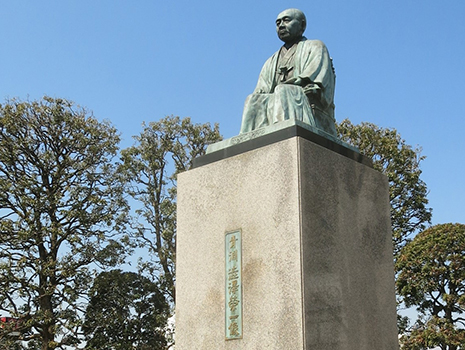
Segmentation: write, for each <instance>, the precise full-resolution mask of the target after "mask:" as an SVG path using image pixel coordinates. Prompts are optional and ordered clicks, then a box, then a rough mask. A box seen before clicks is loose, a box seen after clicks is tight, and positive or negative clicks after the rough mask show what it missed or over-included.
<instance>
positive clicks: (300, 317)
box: [176, 129, 398, 350]
mask: <svg viewBox="0 0 465 350" xmlns="http://www.w3.org/2000/svg"><path fill="white" fill-rule="evenodd" d="M296 130H298V129H296ZM297 134H298V133H297ZM307 138H309V139H310V140H309V139H307ZM307 138H306V137H302V136H299V135H297V136H291V137H289V138H284V139H282V137H281V138H280V137H279V135H278V136H277V138H276V139H278V140H279V141H278V142H271V143H269V144H267V145H260V146H261V147H259V148H254V147H253V142H251V144H250V145H251V146H250V145H249V146H250V147H249V149H250V150H248V151H243V152H234V153H235V154H236V153H237V154H236V155H234V156H231V157H227V155H226V157H227V158H224V159H215V161H214V162H212V163H209V164H205V165H202V166H200V167H198V168H195V169H193V170H191V171H188V172H185V173H182V174H180V175H179V177H178V231H177V235H178V238H177V239H178V241H177V255H176V257H177V274H176V276H177V290H176V350H197V349H201V350H220V349H250V350H252V349H253V350H257V349H276V350H278V349H279V350H284V349H289V350H298V349H305V350H310V349H312V350H339V349H341V350H342V349H344V350H395V349H398V345H397V330H396V311H395V295H394V271H393V259H392V244H391V228H390V218H389V189H388V182H387V179H386V178H385V176H383V175H382V174H380V173H379V172H377V171H375V170H373V169H372V168H371V167H369V166H367V165H365V164H362V163H360V162H359V161H356V160H354V159H351V158H356V155H355V156H352V157H348V156H347V154H345V155H343V154H342V153H344V152H345V151H344V152H337V151H334V150H332V149H330V148H331V147H332V145H331V143H330V141H328V142H329V143H328V142H326V143H325V144H323V145H319V144H317V143H318V142H317V143H315V142H314V141H315V140H313V141H312V140H311V139H312V137H307ZM320 143H321V142H320ZM328 145H329V146H328ZM338 147H339V146H338ZM338 147H336V148H338ZM246 148H247V145H246ZM365 162H366V160H365ZM203 163H208V159H207V160H206V161H203ZM239 229H240V230H241V235H242V275H241V283H242V306H241V307H242V308H241V310H242V320H243V321H242V333H241V336H242V338H241V339H234V340H226V339H225V322H226V320H225V311H226V305H225V296H226V293H227V288H226V277H227V276H226V272H225V264H226V257H225V234H226V233H227V232H229V231H235V230H239Z"/></svg>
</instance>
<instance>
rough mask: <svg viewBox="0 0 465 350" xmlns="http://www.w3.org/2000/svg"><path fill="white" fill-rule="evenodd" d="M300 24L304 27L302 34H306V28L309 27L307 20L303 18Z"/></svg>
mask: <svg viewBox="0 0 465 350" xmlns="http://www.w3.org/2000/svg"><path fill="white" fill-rule="evenodd" d="M300 25H301V27H302V34H304V32H305V29H306V28H307V21H306V20H304V19H303V20H302V21H301V22H300Z"/></svg>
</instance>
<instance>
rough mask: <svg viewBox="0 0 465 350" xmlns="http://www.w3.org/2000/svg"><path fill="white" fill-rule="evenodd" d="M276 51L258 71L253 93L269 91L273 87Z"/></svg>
mask: <svg viewBox="0 0 465 350" xmlns="http://www.w3.org/2000/svg"><path fill="white" fill-rule="evenodd" d="M276 57H277V56H276V53H275V54H274V55H273V56H271V57H270V58H268V59H267V60H266V62H265V64H264V65H263V67H262V70H261V71H260V76H259V77H258V82H257V86H256V87H255V90H254V92H253V93H254V94H265V93H270V92H271V90H272V88H273V79H274V67H275V65H276V59H277V58H276Z"/></svg>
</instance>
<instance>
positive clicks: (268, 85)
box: [241, 9, 336, 136]
mask: <svg viewBox="0 0 465 350" xmlns="http://www.w3.org/2000/svg"><path fill="white" fill-rule="evenodd" d="M306 24H307V21H306V19H305V15H304V14H303V12H302V11H300V10H297V9H288V10H285V11H283V12H281V13H280V14H279V15H278V18H277V19H276V30H277V32H278V37H279V39H281V40H282V41H283V42H284V45H283V46H282V47H281V48H280V49H279V51H278V52H276V53H275V54H274V55H273V56H271V57H270V58H269V59H268V60H267V61H266V62H265V65H264V66H263V68H262V71H261V72H260V77H259V78H258V83H257V87H256V88H255V91H254V92H253V94H252V95H249V96H248V97H247V99H246V101H245V107H244V113H243V115H242V125H241V133H245V132H248V131H252V130H255V129H258V128H261V127H264V126H268V125H272V124H274V123H278V122H280V121H283V120H287V119H297V120H300V121H302V122H304V123H307V124H309V125H311V126H314V127H316V128H318V129H320V130H323V131H325V132H326V133H328V134H330V135H332V136H336V127H335V121H334V102H333V100H334V85H335V80H336V76H335V73H334V68H333V65H332V61H331V57H330V56H329V53H328V49H327V48H326V46H325V44H323V43H322V42H321V41H319V40H307V38H305V37H304V36H303V33H304V31H305V28H306Z"/></svg>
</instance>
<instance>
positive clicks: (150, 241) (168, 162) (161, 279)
mask: <svg viewBox="0 0 465 350" xmlns="http://www.w3.org/2000/svg"><path fill="white" fill-rule="evenodd" d="M135 140H136V145H135V146H133V147H130V148H127V149H125V150H123V151H122V152H121V153H122V159H123V162H124V164H123V166H122V167H121V168H120V173H121V174H123V175H124V176H126V178H127V179H128V181H130V182H131V183H132V186H131V187H130V188H129V194H130V195H131V196H132V198H134V199H135V200H137V201H138V203H139V204H140V205H141V206H140V208H139V209H137V210H136V213H137V215H138V218H137V220H136V222H137V224H135V225H134V229H135V235H136V238H137V240H138V241H139V243H140V245H141V246H142V247H145V248H148V250H149V253H150V256H151V260H150V261H145V262H141V266H140V267H141V269H142V270H143V271H145V272H146V273H149V274H151V276H152V277H153V278H156V279H157V280H158V283H159V285H160V286H161V288H162V289H163V290H164V291H165V293H166V295H168V297H169V299H170V300H171V301H173V302H174V301H175V271H174V269H175V259H176V257H175V254H176V175H177V174H178V173H180V172H182V171H186V170H188V169H190V168H191V167H192V163H193V159H194V158H196V157H198V156H201V155H203V154H204V153H205V150H206V147H207V145H208V144H210V143H213V142H216V141H219V140H221V136H220V134H219V128H218V125H215V126H214V127H213V128H212V127H211V126H210V124H192V122H191V120H190V118H184V119H182V120H181V119H180V118H179V117H172V116H171V117H166V118H164V119H161V120H160V121H158V122H152V123H150V124H149V125H148V126H146V125H144V130H143V131H142V132H141V134H140V135H139V136H136V137H135Z"/></svg>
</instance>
